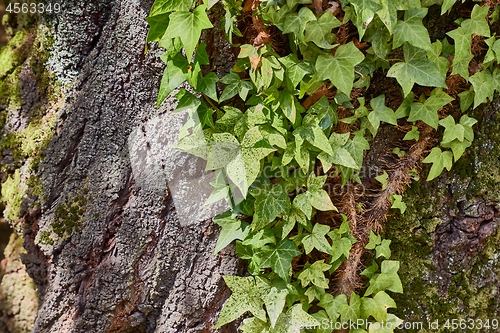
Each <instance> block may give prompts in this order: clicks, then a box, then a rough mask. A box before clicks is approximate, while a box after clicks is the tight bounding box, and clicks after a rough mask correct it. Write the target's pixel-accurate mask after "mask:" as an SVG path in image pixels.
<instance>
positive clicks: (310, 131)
mask: <svg viewBox="0 0 500 333" xmlns="http://www.w3.org/2000/svg"><path fill="white" fill-rule="evenodd" d="M293 135H294V136H295V137H296V139H295V140H296V142H297V144H298V143H299V142H300V141H303V140H307V141H309V143H310V144H312V145H313V146H314V147H316V148H318V149H320V150H322V151H324V152H325V153H327V154H330V155H333V150H332V146H331V145H330V142H329V141H328V138H327V137H326V135H325V133H324V132H323V129H321V127H319V125H316V124H314V125H310V126H300V127H299V128H297V129H296V130H295V131H294V132H293ZM297 136H300V137H301V138H302V140H299V139H297Z"/></svg>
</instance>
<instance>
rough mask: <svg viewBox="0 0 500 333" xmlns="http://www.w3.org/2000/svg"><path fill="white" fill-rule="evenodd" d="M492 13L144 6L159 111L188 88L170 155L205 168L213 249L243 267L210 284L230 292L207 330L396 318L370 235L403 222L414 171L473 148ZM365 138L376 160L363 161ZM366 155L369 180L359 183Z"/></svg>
mask: <svg viewBox="0 0 500 333" xmlns="http://www.w3.org/2000/svg"><path fill="white" fill-rule="evenodd" d="M211 13H212V14H211ZM213 13H217V14H213ZM221 13H222V14H221ZM499 14H500V6H499V5H496V2H495V1H482V2H481V1H467V0H463V1H456V0H421V1H420V0H394V1H388V0H338V1H326V0H325V1H323V0H246V1H243V0H203V1H201V0H200V1H198V0H197V1H195V0H156V1H155V3H154V5H153V7H152V9H151V12H150V15H149V17H148V18H147V21H148V23H149V25H150V31H149V34H148V37H147V41H148V42H158V44H159V45H160V46H161V47H163V48H164V49H165V50H166V52H165V54H164V55H162V56H161V59H162V60H163V61H164V62H165V63H166V69H165V72H164V75H163V78H162V81H161V85H160V90H159V94H158V101H157V105H160V104H161V103H162V102H163V101H164V100H165V98H167V97H168V96H169V95H170V94H171V93H173V92H174V90H176V89H177V88H179V86H181V85H182V84H183V83H184V82H187V83H188V84H189V85H190V87H191V88H190V89H189V90H187V89H184V88H181V89H180V91H178V92H177V93H176V95H175V97H176V98H177V99H178V101H179V102H178V106H177V110H178V111H185V112H187V113H188V114H189V116H190V120H189V121H188V122H187V123H186V125H185V127H184V128H183V130H181V134H180V136H179V144H178V148H180V149H183V150H184V151H186V152H188V153H190V154H193V155H196V156H198V157H201V158H203V159H205V160H206V161H207V170H213V171H214V172H216V175H217V177H216V180H215V181H214V182H213V183H212V185H213V186H214V191H213V193H212V195H211V196H210V198H209V199H208V202H215V201H218V200H221V199H226V200H227V201H228V202H229V203H230V204H231V207H232V209H231V210H230V211H228V212H226V213H224V214H222V215H220V216H217V217H215V218H214V222H215V223H216V224H218V225H219V226H220V227H221V232H220V237H219V239H218V242H217V244H216V248H215V253H217V252H219V251H220V250H222V249H223V248H224V247H226V246H227V245H229V244H230V243H233V242H235V244H236V253H237V255H238V256H239V257H240V258H241V259H244V260H247V261H248V271H249V275H248V276H244V277H239V276H226V277H224V280H225V282H226V284H227V286H228V287H229V288H230V289H231V291H232V295H231V297H230V298H229V299H228V301H227V302H226V304H225V306H224V308H223V310H222V312H221V314H220V316H219V318H218V321H217V323H216V327H221V326H223V325H225V324H227V323H230V322H232V321H234V320H236V319H238V318H240V317H241V316H245V317H244V318H245V319H244V320H243V324H242V326H241V327H240V329H241V330H242V331H243V332H246V333H251V332H256V333H257V332H258V333H261V332H269V333H271V332H287V333H288V332H290V333H292V332H300V331H301V329H306V331H307V332H331V331H332V330H336V329H343V330H350V331H351V332H356V333H361V332H392V331H393V330H394V328H396V327H397V326H398V325H399V324H400V323H401V322H402V320H401V319H399V318H397V317H396V316H395V315H394V314H391V313H390V312H388V310H389V309H392V308H396V304H395V302H394V300H393V299H392V298H391V296H390V293H402V292H403V287H402V285H401V281H400V279H399V277H398V273H397V272H398V269H399V262H398V261H394V260H390V257H391V250H390V243H391V241H390V240H386V239H382V238H381V237H380V235H378V233H380V231H381V230H382V226H383V221H384V219H385V218H386V216H387V214H388V211H389V210H390V209H391V208H393V209H397V210H399V213H401V214H403V213H404V211H405V209H406V205H405V203H404V202H403V196H402V194H403V191H404V187H405V186H406V185H408V184H409V183H410V182H411V181H412V179H418V175H419V172H420V167H421V163H424V164H431V166H430V169H429V171H428V174H427V180H428V181H430V180H432V179H434V178H436V177H438V176H439V175H440V174H441V173H442V171H443V170H444V169H447V170H450V169H451V167H452V164H453V162H455V161H457V160H458V159H460V157H461V156H462V155H463V154H464V153H465V151H466V149H467V147H469V146H470V145H471V143H472V141H473V139H474V132H473V126H474V125H475V124H476V123H477V120H476V119H474V117H473V116H472V115H473V112H474V109H475V108H477V107H478V106H479V105H481V104H482V103H485V102H487V101H488V100H490V101H491V100H492V99H493V96H494V93H495V91H499V90H500V66H499V64H500V39H499V38H497V36H496V35H497V34H500V24H499V23H498V20H499ZM214 25H216V26H221V27H223V29H224V32H225V36H226V39H227V45H229V46H230V47H231V48H232V50H233V52H234V55H235V58H236V61H235V63H234V66H233V67H232V69H231V70H230V71H229V72H228V73H225V74H223V75H221V76H219V75H218V74H217V73H216V72H215V71H214V70H213V66H211V64H210V57H209V53H208V52H207V44H206V43H203V42H201V41H200V40H201V39H202V38H201V37H202V35H203V34H204V33H205V32H206V31H208V30H210V29H213V27H214ZM203 39H204V40H205V41H208V42H209V37H207V38H203ZM176 91H177V90H176ZM391 125H392V126H391ZM384 133H386V134H385V135H384ZM377 134H379V135H384V138H386V140H389V141H390V142H391V145H389V144H387V146H390V147H391V148H390V149H389V148H387V147H386V148H387V149H388V150H389V153H388V156H385V155H383V156H379V155H378V154H380V153H377V152H373V149H374V146H375V145H376V144H375V141H376V140H374V138H375V137H376V136H377ZM437 142H439V144H438V145H437V146H434V147H433V145H435V144H436V143H437ZM394 147H395V148H394ZM370 154H372V155H371V156H372V159H373V157H380V158H379V160H380V161H379V163H378V171H377V173H376V175H373V176H370V175H368V176H367V175H366V174H363V172H362V171H363V169H364V168H365V167H366V166H369V165H370V162H369V161H367V159H366V156H368V155H370ZM373 180H375V182H373ZM337 185H338V186H337ZM336 186H337V187H336ZM335 188H339V189H340V191H336V190H334V189H335ZM360 188H361V189H362V188H364V189H365V192H369V193H368V194H367V193H360V192H359V191H358V190H359V189H360ZM368 250H373V251H374V253H371V254H370V252H367V251H368ZM370 257H371V265H370V266H368V267H366V268H365V269H364V270H362V269H361V267H362V263H364V264H365V265H366V264H367V263H368V262H369V260H370Z"/></svg>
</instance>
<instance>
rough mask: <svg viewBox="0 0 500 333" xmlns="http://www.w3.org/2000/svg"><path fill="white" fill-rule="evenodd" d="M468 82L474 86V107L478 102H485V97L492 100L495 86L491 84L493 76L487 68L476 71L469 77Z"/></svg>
mask: <svg viewBox="0 0 500 333" xmlns="http://www.w3.org/2000/svg"><path fill="white" fill-rule="evenodd" d="M469 81H470V83H472V86H473V87H474V93H475V95H474V109H475V108H477V106H478V105H479V104H482V103H484V102H486V100H487V99H489V100H490V101H491V100H493V94H494V93H495V87H494V86H493V77H492V76H491V72H490V71H489V70H487V69H483V70H482V71H479V72H477V73H476V74H474V75H472V76H471V77H470V78H469Z"/></svg>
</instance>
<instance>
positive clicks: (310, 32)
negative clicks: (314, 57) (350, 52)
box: [304, 12, 342, 49]
mask: <svg viewBox="0 0 500 333" xmlns="http://www.w3.org/2000/svg"><path fill="white" fill-rule="evenodd" d="M341 25H342V22H340V21H339V20H338V19H337V18H336V17H335V16H333V13H330V12H326V13H324V14H323V15H321V16H320V18H319V19H318V20H317V21H309V22H308V23H307V25H306V29H305V39H304V40H305V41H306V42H314V43H315V44H316V45H318V46H319V47H321V48H323V49H333V48H334V47H335V45H331V44H330V43H329V42H328V36H329V35H331V32H332V30H333V29H335V28H338V27H340V26H341Z"/></svg>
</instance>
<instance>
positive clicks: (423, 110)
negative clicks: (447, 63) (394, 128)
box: [408, 89, 453, 129]
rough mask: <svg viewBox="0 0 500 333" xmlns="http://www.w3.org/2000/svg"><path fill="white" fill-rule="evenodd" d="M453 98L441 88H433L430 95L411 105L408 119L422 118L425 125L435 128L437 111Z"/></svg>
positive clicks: (437, 119) (437, 118) (437, 122)
mask: <svg viewBox="0 0 500 333" xmlns="http://www.w3.org/2000/svg"><path fill="white" fill-rule="evenodd" d="M452 100H453V98H452V97H450V96H448V94H446V93H445V92H443V91H442V90H441V89H434V90H433V91H432V93H431V96H430V97H429V98H428V99H427V100H426V101H425V102H424V103H420V102H415V103H413V104H412V105H411V111H410V116H409V117H408V121H417V120H422V121H423V122H424V123H426V124H427V125H429V126H431V127H432V128H434V129H437V127H438V124H439V115H438V111H439V109H441V108H442V107H443V106H445V105H446V104H448V103H450V102H451V101H452Z"/></svg>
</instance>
